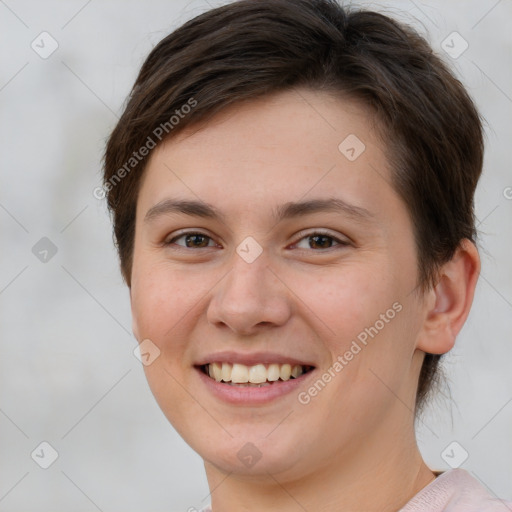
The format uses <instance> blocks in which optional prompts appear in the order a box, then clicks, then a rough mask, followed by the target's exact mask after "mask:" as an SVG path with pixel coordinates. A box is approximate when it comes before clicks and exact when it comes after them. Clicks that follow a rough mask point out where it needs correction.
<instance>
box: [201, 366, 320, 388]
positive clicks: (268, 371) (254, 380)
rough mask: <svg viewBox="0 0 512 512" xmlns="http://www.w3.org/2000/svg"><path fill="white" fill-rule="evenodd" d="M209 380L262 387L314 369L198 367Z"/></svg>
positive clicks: (287, 367) (239, 385) (312, 367)
mask: <svg viewBox="0 0 512 512" xmlns="http://www.w3.org/2000/svg"><path fill="white" fill-rule="evenodd" d="M197 368H199V370H201V371H202V372H203V373H204V374H205V375H207V376H208V377H210V378H211V379H213V380H215V381H217V382H220V383H223V384H227V385H230V386H238V387H263V386H271V385H275V384H278V383H279V382H286V381H288V380H291V379H297V378H299V377H300V376H301V375H304V374H306V373H308V372H310V371H311V370H313V369H314V366H304V365H299V364H296V365H292V364H287V363H286V364H277V363H272V364H256V365H253V366H246V365H244V364H238V363H234V364H231V363H225V362H223V363H210V364H204V365H201V366H198V367H197Z"/></svg>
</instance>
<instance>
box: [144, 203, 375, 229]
mask: <svg viewBox="0 0 512 512" xmlns="http://www.w3.org/2000/svg"><path fill="white" fill-rule="evenodd" d="M321 212H334V213H341V214H344V215H346V216H348V217H351V218H353V219H354V220H357V221H363V222H368V221H371V220H372V219H374V218H375V215H374V214H373V213H371V212H370V211H368V210H366V209H365V208H362V207H360V206H356V205H353V204H350V203H347V202H346V201H344V200H343V199H340V198H328V199H310V200H308V201H299V202H287V203H284V204H282V205H279V206H277V207H274V208H273V209H272V217H273V220H274V221H275V222H280V221H282V220H285V219H291V218H294V217H302V216H305V215H310V214H313V213H321ZM174 213H177V214H181V215H189V216H191V217H201V218H206V219H213V220H220V221H222V222H226V220H227V217H226V215H225V214H223V213H222V212H221V211H220V210H218V209H217V208H216V207H215V206H213V205H211V204H208V203H205V202H203V201H195V200H190V199H164V200H163V201H160V202H159V203H157V204H155V205H154V206H152V207H151V208H150V209H149V210H148V211H147V213H146V215H145V217H144V222H147V223H149V222H152V221H154V220H155V219H156V218H158V217H161V216H165V215H172V214H174Z"/></svg>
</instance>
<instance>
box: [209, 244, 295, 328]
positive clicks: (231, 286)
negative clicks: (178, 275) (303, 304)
mask: <svg viewBox="0 0 512 512" xmlns="http://www.w3.org/2000/svg"><path fill="white" fill-rule="evenodd" d="M291 298H292V294H291V293H290V290H289V289H288V288H287V287H286V285H285V284H284V283H283V281H282V280H281V279H279V276H278V273H277V272H276V271H275V270H274V269H272V268H271V267H270V265H269V260H268V258H267V257H266V254H265V251H263V253H262V254H261V255H260V256H259V257H258V258H257V259H256V260H254V261H252V262H251V263H248V262H247V261H245V260H244V259H243V258H242V257H240V255H239V254H238V253H236V252H235V253H234V254H233V258H232V261H231V262H230V270H229V272H228V273H227V274H226V275H225V276H224V278H223V279H221V281H220V282H219V283H218V284H217V286H215V287H214V289H213V295H212V297H211V300H210V303H209V305H208V310H207V319H208V321H209V323H211V324H213V325H215V326H217V327H222V328H225V329H230V330H232V331H233V332H234V333H236V334H239V335H251V334H255V333H257V332H258V331H259V330H261V328H262V327H265V328H268V327H270V326H274V327H275V326H281V325H284V324H285V323H286V322H287V320H288V319H289V318H290V315H291Z"/></svg>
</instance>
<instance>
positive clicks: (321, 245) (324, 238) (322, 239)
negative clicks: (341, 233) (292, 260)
mask: <svg viewBox="0 0 512 512" xmlns="http://www.w3.org/2000/svg"><path fill="white" fill-rule="evenodd" d="M303 240H306V241H307V242H306V243H307V246H306V247H304V246H303V247H300V246H299V244H300V243H301V242H302V241H303ZM333 242H335V244H333ZM295 245H297V246H299V248H300V249H314V250H322V249H324V250H325V249H331V248H332V247H335V246H337V245H340V246H346V245H349V243H348V242H346V241H344V240H340V239H339V238H336V237H334V236H332V235H330V234H328V233H322V232H313V233H310V234H308V235H306V236H304V237H302V238H301V239H300V240H299V242H298V243H297V244H295Z"/></svg>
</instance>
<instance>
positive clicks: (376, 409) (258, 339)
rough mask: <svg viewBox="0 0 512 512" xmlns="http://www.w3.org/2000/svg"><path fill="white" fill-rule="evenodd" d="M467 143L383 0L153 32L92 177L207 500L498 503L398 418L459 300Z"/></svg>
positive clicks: (433, 358)
mask: <svg viewBox="0 0 512 512" xmlns="http://www.w3.org/2000/svg"><path fill="white" fill-rule="evenodd" d="M454 120H456V122H454ZM482 158H483V142H482V127H481V124H480V120H479V115H478V112H477V110H476V108H475V106H474V104H473V102H472V101H471V99H470V98H469V96H468V94H467V93H466V91H465V90H464V88H463V87H462V85H461V84H460V83H459V82H458V81H457V80H456V79H455V78H454V76H453V75H452V74H451V73H450V71H449V70H448V69H447V68H446V66H445V65H444V64H443V63H442V61H441V60H440V59H439V58H438V57H436V56H435V55H434V54H433V53H432V51H431V49H430V47H429V46H428V44H427V43H426V42H425V40H424V39H422V38H421V37H420V36H419V35H418V34H416V33H415V32H414V31H413V30H412V29H410V28H408V27H406V26H403V25H401V24H399V23H397V22H396V21H394V20H392V19H390V18H388V17H386V16H383V15H381V14H377V13H374V12H371V11H365V10H356V9H345V8H341V7H340V6H339V5H338V4H337V3H336V2H334V1H332V0H315V1H307V0H258V1H255V0H242V1H239V2H234V3H231V4H228V5H225V6H222V7H219V8H216V9H212V10H211V11H209V12H206V13H204V14H202V15H200V16H198V17H196V18H194V19H193V20H191V21H189V22H187V23H185V24H184V25H183V26H182V27H180V28H178V29H177V30H176V31H174V32H173V33H172V34H170V35H169V36H167V37H166V38H165V39H163V40H162V41H161V42H160V43H159V44H158V45H157V46H156V48H154V49H153V51H152V52H151V54H150V55H149V56H148V58H147V60H146V61H145V63H144V65H143V66H142V69H141V71H140V73H139V76H138V78H137V80H136V83H135V85H134V88H133V90H132V93H131V96H130V98H129V101H128V103H127V106H126V109H125V111H124V113H123V115H122V117H121V119H120V121H119V123H118V125H117V126H116V128H115V129H114V131H113V133H112V135H111V137H110V139H109V141H108V145H107V148H106V154H105V173H104V189H105V193H106V194H107V199H108V204H109V207H110V208H111V210H112V213H113V221H114V232H115V236H116V242H117V246H118V251H119V256H120V262H121V269H122V273H123V277H124V279H125V281H126V283H127V285H128V286H129V289H130V298H131V304H132V315H133V331H134V334H135V337H136V338H137V340H138V341H139V343H140V351H141V354H142V360H143V362H144V369H145V372H146V376H147V379H148V382H149V385H150V387H151V390H152V392H153V394H154V396H155V398H156V400H157V401H158V403H159V405H160V407H161V409H162V411H163V412H164V414H165V415H166V416H167V418H168V419H169V421H170V422H171V423H172V425H173V426H174V428H175V429H176V430H177V431H178V432H179V433H180V435H181V436H182V437H183V438H184V440H185V441H186V442H187V443H188V444H189V445H190V446H191V447H192V448H193V449H194V450H195V451H196V452H197V453H199V454H200V455H201V457H202V458H203V459H204V463H205V469H206V474H207V478H208V483H209V486H210V490H211V508H210V507H207V508H206V509H205V510H213V512H229V511H235V510H237V511H239V510H247V511H260V510H266V511H272V510H280V511H295V510H297V511H298V510H309V511H323V510H336V511H379V512H382V511H385V512H388V511H389V512H391V511H397V510H402V511H407V512H410V511H419V510H421V511H429V512H433V511H438V510H439V511H441V510H446V511H448V510H449V511H450V512H454V511H464V512H470V511H477V510H478V511H498V510H500V511H504V510H506V507H507V506H508V507H509V508H510V507H511V506H512V504H511V503H508V504H507V503H506V502H504V501H502V500H497V499H493V498H492V496H491V495H489V494H488V493H487V491H486V490H485V489H484V487H482V486H481V484H480V483H479V482H478V481H477V480H476V479H475V478H474V477H473V476H471V475H470V474H469V473H468V472H466V471H465V470H463V469H452V470H450V471H446V472H440V471H433V470H432V469H431V468H429V467H428V466H427V464H426V463H425V462H424V461H423V458H422V456H421V454H420V452H419V449H418V446H417V442H416V438H415V431H414V419H415V417H416V416H417V414H418V413H419V412H420V411H421V408H422V406H423V405H424V403H425V401H426V399H427V397H428V393H429V391H430V390H431V389H432V386H433V383H434V382H435V379H436V376H437V367H438V363H439V359H440V357H441V355H442V354H445V353H446V352H448V351H449V350H450V349H451V348H452V347H453V346H454V343H455V338H456V335H457V334H458V333H459V331H460V330H461V328H462V326H463V324H464V322H465V320H466V318H467V316H468V314H469V311H470V307H471V302H472V299H473V294H474V290H475V286H476V282H477V278H478V273H479V269H480V260H479V256H478V251H477V249H476V247H475V237H476V229H475V223H474V213H473V196H474V191H475V187H476V184H477V181H478V179H479V176H480V174H481V170H482Z"/></svg>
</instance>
